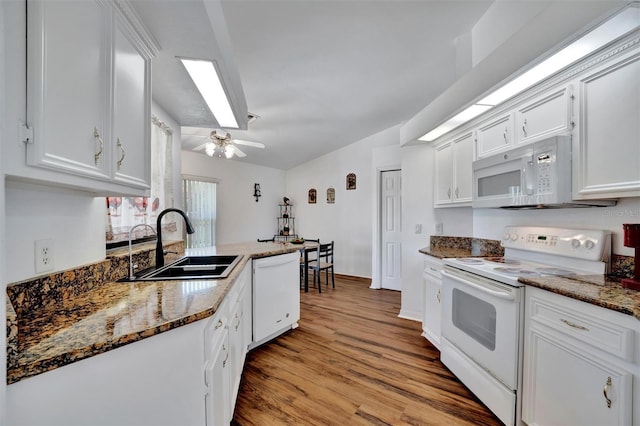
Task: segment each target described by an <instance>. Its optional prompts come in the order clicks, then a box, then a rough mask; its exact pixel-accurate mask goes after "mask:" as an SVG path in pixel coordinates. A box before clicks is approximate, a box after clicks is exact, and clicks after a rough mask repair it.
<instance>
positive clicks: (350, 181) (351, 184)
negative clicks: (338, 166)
mask: <svg viewBox="0 0 640 426" xmlns="http://www.w3.org/2000/svg"><path fill="white" fill-rule="evenodd" d="M349 189H356V174H355V173H349V174H348V175H347V190H349Z"/></svg>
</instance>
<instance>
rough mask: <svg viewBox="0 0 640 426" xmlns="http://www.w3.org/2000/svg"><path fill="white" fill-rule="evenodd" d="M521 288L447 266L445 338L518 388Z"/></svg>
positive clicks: (443, 299) (483, 367)
mask: <svg viewBox="0 0 640 426" xmlns="http://www.w3.org/2000/svg"><path fill="white" fill-rule="evenodd" d="M520 305H521V291H520V289H519V288H517V287H512V286H509V285H506V284H502V283H499V282H497V281H494V280H491V279H488V278H484V277H481V276H479V275H476V274H472V273H469V272H465V271H461V270H459V269H455V268H451V267H447V266H445V269H444V270H443V271H442V337H443V338H446V339H447V340H448V342H449V343H451V344H452V345H454V346H455V347H456V348H458V349H459V350H460V351H461V352H462V353H463V354H465V355H466V356H467V357H468V358H470V359H471V360H472V361H473V362H475V363H476V364H478V365H479V367H480V368H482V369H483V370H485V371H486V372H488V373H489V374H490V375H491V376H493V377H495V378H496V379H498V380H499V381H500V382H502V384H504V385H505V386H506V387H507V388H509V389H511V390H512V391H513V390H516V389H517V383H518V354H519V346H520V343H519V331H520V327H521V324H520V322H521V319H520Z"/></svg>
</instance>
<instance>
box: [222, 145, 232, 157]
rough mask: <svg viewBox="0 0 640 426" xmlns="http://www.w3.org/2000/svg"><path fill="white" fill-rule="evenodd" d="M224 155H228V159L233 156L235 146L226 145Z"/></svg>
mask: <svg viewBox="0 0 640 426" xmlns="http://www.w3.org/2000/svg"><path fill="white" fill-rule="evenodd" d="M224 156H225V157H227V159H229V158H231V157H233V147H232V146H231V145H227V146H225V147H224Z"/></svg>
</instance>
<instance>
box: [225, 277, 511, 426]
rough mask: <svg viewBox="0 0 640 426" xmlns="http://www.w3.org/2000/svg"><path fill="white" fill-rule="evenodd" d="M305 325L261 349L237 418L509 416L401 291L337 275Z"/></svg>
mask: <svg viewBox="0 0 640 426" xmlns="http://www.w3.org/2000/svg"><path fill="white" fill-rule="evenodd" d="M314 290H315V289H310V291H309V293H301V303H300V306H301V318H300V321H299V324H300V327H299V328H297V329H295V330H291V331H289V332H287V333H285V334H284V335H282V336H280V337H279V338H277V339H276V340H274V341H272V342H269V343H266V344H264V345H262V346H260V347H259V348H256V349H254V350H253V351H251V352H250V353H249V354H248V356H247V362H246V365H245V370H244V373H243V377H242V381H241V384H240V392H239V394H238V399H237V402H236V408H235V413H234V418H233V421H232V424H234V425H247V426H249V425H260V426H263V425H340V426H343V425H349V426H351V425H369V426H371V425H399V426H400V425H479V424H481V425H487V426H492V425H501V423H500V421H499V420H498V419H497V418H496V417H495V416H494V415H493V414H492V413H491V412H490V411H489V410H488V409H487V408H486V407H485V406H484V405H483V404H482V403H481V402H480V401H478V399H477V398H475V396H474V395H473V394H472V393H471V392H470V391H469V390H468V389H467V388H466V387H465V386H464V385H462V384H461V383H460V381H458V379H457V378H456V377H455V376H454V375H453V374H452V373H451V372H450V371H449V370H448V369H447V368H446V367H445V366H444V365H443V364H442V363H441V362H440V359H439V358H440V353H439V352H438V350H437V349H435V348H434V347H433V346H432V345H431V344H430V343H429V342H428V341H426V340H425V339H424V338H423V337H421V335H420V334H421V332H422V329H421V324H420V323H418V322H414V321H409V320H405V319H402V318H398V312H399V310H400V293H399V292H395V291H390V290H373V289H370V288H369V283H368V282H367V281H364V280H362V279H353V278H352V277H348V276H336V288H335V289H333V288H331V287H328V288H327V287H324V286H323V288H322V290H323V292H322V293H320V294H319V293H317V291H314Z"/></svg>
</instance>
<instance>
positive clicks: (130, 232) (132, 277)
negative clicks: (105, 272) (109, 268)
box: [129, 223, 158, 281]
mask: <svg viewBox="0 0 640 426" xmlns="http://www.w3.org/2000/svg"><path fill="white" fill-rule="evenodd" d="M141 226H146V227H147V228H149V229H151V231H152V232H153V235H155V236H156V238H158V234H156V231H155V229H153V226H151V225H147V224H146V223H139V224H137V225H135V226H133V227H132V228H131V229H129V280H130V281H133V279H134V278H135V277H134V276H133V270H134V269H135V268H134V267H133V255H132V254H131V236H132V235H133V231H134V230H135V229H136V228H140V227H141Z"/></svg>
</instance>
